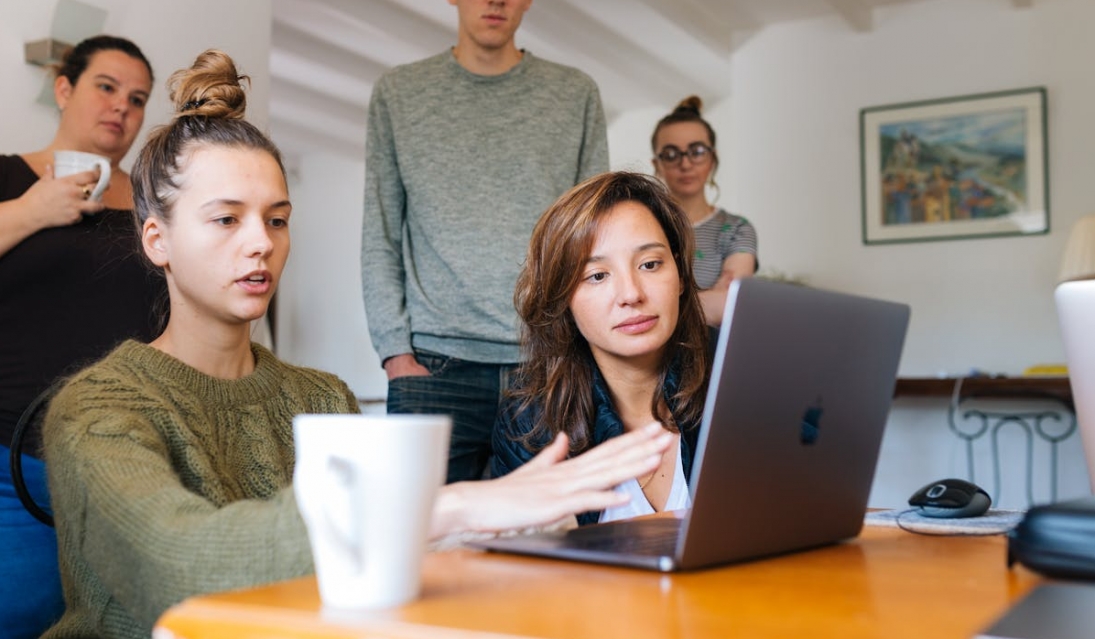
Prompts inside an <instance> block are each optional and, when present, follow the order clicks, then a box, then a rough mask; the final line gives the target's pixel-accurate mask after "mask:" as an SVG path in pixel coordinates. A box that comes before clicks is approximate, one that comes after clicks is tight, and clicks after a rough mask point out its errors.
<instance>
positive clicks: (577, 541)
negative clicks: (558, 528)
mask: <svg viewBox="0 0 1095 639" xmlns="http://www.w3.org/2000/svg"><path fill="white" fill-rule="evenodd" d="M683 522H684V520H683V519H678V518H676V517H656V518H651V519H637V520H628V521H618V522H617V521H614V522H609V523H607V524H597V525H594V526H583V527H581V528H575V529H574V530H571V531H568V532H567V534H566V537H565V538H564V540H563V545H564V546H566V547H568V548H580V549H583V550H608V551H612V552H616V553H625V554H632V555H649V556H654V557H658V556H672V555H674V554H675V553H676V550H677V538H678V537H679V536H680V532H681V525H682V524H683Z"/></svg>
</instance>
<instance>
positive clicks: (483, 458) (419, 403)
mask: <svg viewBox="0 0 1095 639" xmlns="http://www.w3.org/2000/svg"><path fill="white" fill-rule="evenodd" d="M414 356H415V359H417V360H418V363H419V364H421V365H423V366H425V367H426V368H427V369H429V371H430V375H429V377H397V378H395V379H393V380H390V381H389V382H388V412H389V413H393V414H394V413H420V414H421V413H431V414H446V415H451V416H452V439H451V440H450V441H449V470H448V476H447V479H446V482H447V483H450V484H451V483H452V482H455V481H464V480H468V479H482V478H483V473H484V472H485V471H486V468H487V462H488V461H489V460H490V455H491V446H490V435H491V430H492V429H493V428H494V420H495V418H496V417H497V416H498V406H499V404H500V403H501V400H502V394H503V393H504V392H505V390H506V388H507V387H508V385H509V380H510V375H511V373H512V372H513V370H514V369H515V368H516V365H514V364H481V363H479V362H469V361H467V360H462V359H457V358H455V357H449V356H447V355H440V354H438V353H432V352H430V351H422V350H418V351H415V354H414Z"/></svg>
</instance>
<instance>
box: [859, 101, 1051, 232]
mask: <svg viewBox="0 0 1095 639" xmlns="http://www.w3.org/2000/svg"><path fill="white" fill-rule="evenodd" d="M1046 134H1047V125H1046V90H1045V87H1032V88H1025V89H1016V90H1013V91H1000V92H994V93H980V94H974V95H965V96H958V97H952V98H943V99H937V100H924V101H920V102H906V103H902V104H891V105H884V106H874V107H867V108H864V109H861V110H860V112H859V135H860V173H861V186H862V214H863V219H862V222H863V243H864V244H868V245H869V244H890V243H895V242H916V241H932V240H956V239H968V238H978V237H1003V236H1014V235H1032V234H1046V233H1048V232H1049V186H1048V160H1047V157H1048V154H1047V151H1046V139H1047V136H1046Z"/></svg>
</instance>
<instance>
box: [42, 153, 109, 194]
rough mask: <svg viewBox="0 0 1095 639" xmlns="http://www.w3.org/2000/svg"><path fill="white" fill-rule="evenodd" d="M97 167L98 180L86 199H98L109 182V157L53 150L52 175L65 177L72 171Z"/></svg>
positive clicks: (78, 171)
mask: <svg viewBox="0 0 1095 639" xmlns="http://www.w3.org/2000/svg"><path fill="white" fill-rule="evenodd" d="M95 167H99V181H98V182H97V183H96V184H95V188H93V189H92V190H91V193H90V194H88V196H87V199H89V200H98V199H99V198H101V197H103V191H105V190H106V187H107V185H108V184H110V159H109V158H105V157H103V156H101V155H96V154H94V153H85V152H83V151H54V152H53V177H59V178H60V177H65V176H67V175H72V174H73V173H83V172H84V171H91V170H93V169H95Z"/></svg>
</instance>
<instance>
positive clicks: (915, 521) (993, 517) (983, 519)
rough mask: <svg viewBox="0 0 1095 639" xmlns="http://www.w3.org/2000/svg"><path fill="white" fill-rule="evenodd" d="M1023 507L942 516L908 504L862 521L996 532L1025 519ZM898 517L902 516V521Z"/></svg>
mask: <svg viewBox="0 0 1095 639" xmlns="http://www.w3.org/2000/svg"><path fill="white" fill-rule="evenodd" d="M1024 514H1025V511H1022V510H995V509H990V510H989V511H988V512H986V513H985V514H984V515H981V516H980V517H962V518H958V519H942V518H938V517H924V516H923V515H920V514H919V513H917V512H916V511H914V510H911V509H909V508H895V509H893V510H876V511H872V512H869V513H867V515H866V517H864V518H863V523H865V524H867V525H868V526H890V527H893V528H904V529H905V530H909V531H911V532H918V533H925V534H929V535H971V534H972V535H993V534H1003V533H1006V532H1007V531H1009V530H1011V529H1012V528H1015V526H1017V525H1018V524H1019V522H1020V521H1021V520H1022V519H1023V515H1024ZM898 517H900V518H901V522H900V525H899V524H898Z"/></svg>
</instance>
